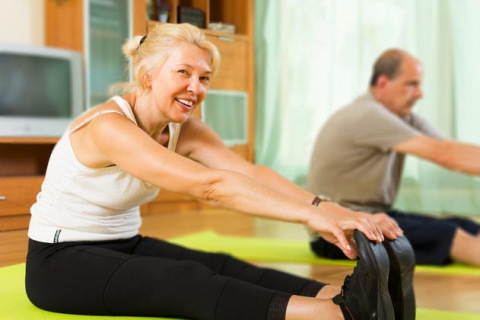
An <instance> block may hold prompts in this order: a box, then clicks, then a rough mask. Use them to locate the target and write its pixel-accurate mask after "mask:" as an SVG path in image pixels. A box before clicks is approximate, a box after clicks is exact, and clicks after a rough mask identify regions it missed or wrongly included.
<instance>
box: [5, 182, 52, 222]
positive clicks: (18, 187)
mask: <svg viewBox="0 0 480 320" xmlns="http://www.w3.org/2000/svg"><path fill="white" fill-rule="evenodd" d="M43 178H44V177H43V176H31V177H8V178H0V216H13V215H21V214H28V213H29V212H30V207H31V206H32V204H33V203H34V202H35V200H36V198H37V194H38V193H39V192H40V188H41V185H42V182H43Z"/></svg>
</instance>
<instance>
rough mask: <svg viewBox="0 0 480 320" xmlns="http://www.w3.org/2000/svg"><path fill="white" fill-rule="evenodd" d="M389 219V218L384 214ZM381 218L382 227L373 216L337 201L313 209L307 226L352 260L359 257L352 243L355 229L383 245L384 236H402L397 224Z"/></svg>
mask: <svg viewBox="0 0 480 320" xmlns="http://www.w3.org/2000/svg"><path fill="white" fill-rule="evenodd" d="M385 216H386V215H385ZM385 216H384V217H381V219H380V217H379V218H378V221H379V223H381V225H380V226H379V225H377V222H376V221H375V219H374V218H373V216H372V215H371V214H368V213H364V212H355V211H352V210H349V209H347V208H344V207H342V206H340V205H338V204H336V203H334V202H322V203H321V204H320V205H319V206H318V207H312V214H311V215H310V217H309V219H308V221H307V226H308V227H310V228H312V229H313V230H315V231H316V232H318V234H319V235H320V236H321V237H322V238H324V239H325V240H326V241H328V242H330V243H332V244H335V245H336V246H338V247H339V248H340V249H341V250H342V251H343V253H344V254H345V255H346V256H347V257H348V258H350V259H354V258H356V257H357V250H356V246H355V242H354V240H353V231H354V230H355V229H358V230H360V231H361V232H363V233H364V234H365V235H366V236H367V238H369V239H370V240H372V241H377V242H381V241H383V240H384V238H383V233H384V232H386V233H387V235H389V238H390V236H391V234H398V232H400V233H401V230H400V229H399V228H398V225H396V223H395V222H394V221H393V222H394V223H392V222H391V221H389V219H390V220H393V219H391V218H389V217H388V216H386V217H385Z"/></svg>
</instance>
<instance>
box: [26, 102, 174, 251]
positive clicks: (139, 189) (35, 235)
mask: <svg viewBox="0 0 480 320" xmlns="http://www.w3.org/2000/svg"><path fill="white" fill-rule="evenodd" d="M112 100H114V101H115V102H116V103H117V104H118V105H119V106H120V108H121V109H122V111H123V112H124V114H122V113H120V112H119V111H116V110H107V111H101V112H98V113H96V114H94V115H93V116H92V117H90V118H88V119H86V120H85V121H84V122H82V123H81V124H80V125H78V126H76V127H74V128H71V129H67V131H66V132H65V133H64V134H63V135H62V137H61V138H60V140H59V141H58V143H57V144H56V146H55V148H54V149H53V152H52V154H51V156H50V160H49V163H48V168H47V172H46V174H45V180H44V182H43V184H42V189H41V192H40V193H39V194H38V196H37V201H36V202H35V203H34V204H33V206H32V207H31V214H32V217H31V219H30V227H29V230H28V236H29V237H30V238H31V239H33V240H36V241H40V242H46V243H56V242H65V241H103V240H115V239H125V238H129V237H133V236H135V235H137V234H138V228H139V227H140V225H141V217H140V205H141V204H143V203H146V202H148V201H150V200H152V199H153V198H154V197H155V196H156V195H157V194H158V192H159V188H158V187H156V186H153V185H151V184H148V183H146V182H144V181H142V180H139V179H138V178H135V177H133V176H132V175H130V174H128V173H127V172H125V171H124V170H122V169H121V168H119V167H117V166H109V167H105V168H99V169H92V168H88V167H86V166H84V165H82V164H81V163H80V162H79V161H78V160H77V158H76V156H75V153H74V152H73V149H72V145H71V143H70V133H72V132H74V131H76V130H77V129H79V128H80V127H82V126H84V125H86V124H87V123H88V122H89V121H91V120H92V119H93V118H95V117H97V116H100V115H101V114H105V113H111V112H115V113H120V114H122V115H126V116H127V117H128V118H129V119H130V120H132V121H133V122H134V123H135V124H137V122H136V120H135V117H134V115H133V112H132V109H131V107H130V105H129V104H128V102H127V101H125V100H124V99H122V98H121V97H119V96H115V97H113V98H112ZM180 129H181V124H178V123H170V124H169V130H170V139H169V142H168V149H170V150H172V151H175V147H176V145H177V141H178V136H179V134H180Z"/></svg>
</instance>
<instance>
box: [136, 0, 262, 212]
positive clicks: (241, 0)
mask: <svg viewBox="0 0 480 320" xmlns="http://www.w3.org/2000/svg"><path fill="white" fill-rule="evenodd" d="M163 2H164V3H165V2H166V3H168V8H169V14H168V22H169V23H178V22H180V21H179V17H178V8H179V6H184V7H192V8H196V9H200V10H201V11H202V12H203V13H204V17H205V21H204V23H205V26H206V29H205V30H204V32H205V34H206V36H207V39H208V40H210V41H211V42H212V43H213V44H215V45H216V46H217V48H218V50H219V51H220V55H221V65H220V69H219V70H218V73H217V74H216V75H215V77H214V78H213V79H212V82H211V85H210V89H212V90H216V91H217V92H218V91H221V90H225V91H240V92H246V93H247V96H248V106H247V108H248V118H247V124H246V126H247V133H248V134H247V135H248V138H247V142H246V143H244V144H236V145H233V146H231V149H232V150H234V151H235V152H236V153H237V154H239V155H240V156H242V157H244V158H245V159H247V160H248V161H250V162H253V161H254V138H255V136H254V125H255V122H254V120H255V108H254V88H255V85H254V78H255V75H254V37H253V34H254V33H253V27H254V25H253V19H254V16H253V0H168V1H163ZM157 14H158V13H157ZM154 16H155V15H154ZM212 22H217V23H218V22H221V23H225V24H232V25H234V26H235V30H236V32H235V33H234V34H231V33H222V32H218V31H212V30H209V26H210V24H211V23H212ZM157 23H161V22H158V21H147V32H148V31H150V30H152V29H153V28H154V27H155V25H156V24H157ZM197 116H201V115H200V114H197ZM232 121H235V119H232ZM202 206H203V205H201V204H200V203H198V202H197V201H194V200H193V199H192V198H191V197H188V196H185V195H178V194H175V193H171V192H168V191H165V190H163V191H161V192H160V193H159V195H158V196H157V198H156V199H154V200H153V201H151V202H150V203H149V204H147V205H145V206H144V207H143V208H142V209H143V212H144V213H156V212H165V211H171V210H179V209H183V208H189V209H192V208H200V207H202Z"/></svg>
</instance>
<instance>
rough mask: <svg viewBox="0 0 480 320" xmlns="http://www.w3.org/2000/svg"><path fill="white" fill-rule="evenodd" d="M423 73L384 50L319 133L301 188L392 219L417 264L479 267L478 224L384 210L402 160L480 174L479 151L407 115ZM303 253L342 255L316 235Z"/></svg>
mask: <svg viewBox="0 0 480 320" xmlns="http://www.w3.org/2000/svg"><path fill="white" fill-rule="evenodd" d="M423 73H424V71H423V67H422V64H421V63H420V62H419V61H418V60H417V59H416V58H415V57H413V56H412V55H411V54H409V53H407V52H405V51H402V50H399V49H390V50H387V51H385V52H384V53H383V54H382V55H381V56H380V57H379V58H378V59H377V61H376V63H375V65H374V68H373V75H372V78H371V82H370V88H369V91H368V92H367V93H366V94H364V95H362V96H360V97H358V98H357V99H355V100H354V101H353V102H352V103H350V104H349V105H347V106H345V107H344V108H342V109H340V110H339V111H337V112H336V113H335V114H334V115H333V116H332V117H331V118H330V119H329V120H328V121H327V122H326V123H325V125H324V127H323V128H322V130H321V131H320V133H319V135H318V138H317V141H316V144H315V147H314V150H313V153H312V159H311V165H310V171H309V175H308V182H307V188H308V189H309V191H312V192H313V193H316V194H322V195H326V196H328V197H330V198H332V199H333V200H334V201H336V202H339V203H340V204H342V205H344V206H348V207H350V208H353V209H355V210H359V211H360V210H361V211H368V212H371V213H373V214H374V217H378V218H380V217H381V216H382V214H383V215H384V214H387V215H389V216H390V217H392V218H394V220H395V221H397V223H398V224H399V226H400V227H401V228H402V229H403V231H404V234H405V236H406V237H407V238H408V239H409V240H410V243H411V244H412V247H413V249H414V251H415V256H416V261H417V263H419V264H436V265H443V264H447V263H449V262H451V261H452V260H453V261H458V262H463V263H467V264H472V265H477V266H480V235H479V231H480V225H479V224H477V223H474V222H473V221H471V220H468V219H462V218H451V219H439V218H433V217H427V216H422V215H419V214H415V213H405V212H400V211H399V210H395V209H393V208H392V205H393V203H394V201H395V198H396V195H397V193H398V186H399V182H400V178H401V174H402V167H403V162H404V157H405V155H413V156H416V157H419V158H422V159H425V160H429V161H431V162H434V163H436V164H438V165H440V166H442V167H445V168H448V169H451V170H456V171H460V172H464V173H468V174H473V175H480V147H478V146H475V145H470V144H464V143H460V142H455V141H452V140H450V139H448V138H447V137H446V136H445V135H443V134H442V133H440V132H439V131H437V130H436V129H435V128H433V127H432V126H431V125H430V124H429V123H428V122H427V121H425V120H424V119H422V118H421V117H419V116H418V115H416V114H415V113H413V112H412V109H413V107H414V105H415V103H416V101H417V100H418V99H420V98H422V96H423V92H422V80H423ZM374 219H375V218H374ZM311 248H312V250H313V251H314V252H316V253H317V254H318V255H321V256H324V257H329V258H343V257H344V256H343V253H342V252H341V251H339V250H338V249H337V248H335V247H334V246H332V245H330V244H328V243H326V242H325V241H323V240H321V239H320V238H318V237H314V238H313V239H312V242H311Z"/></svg>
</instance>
